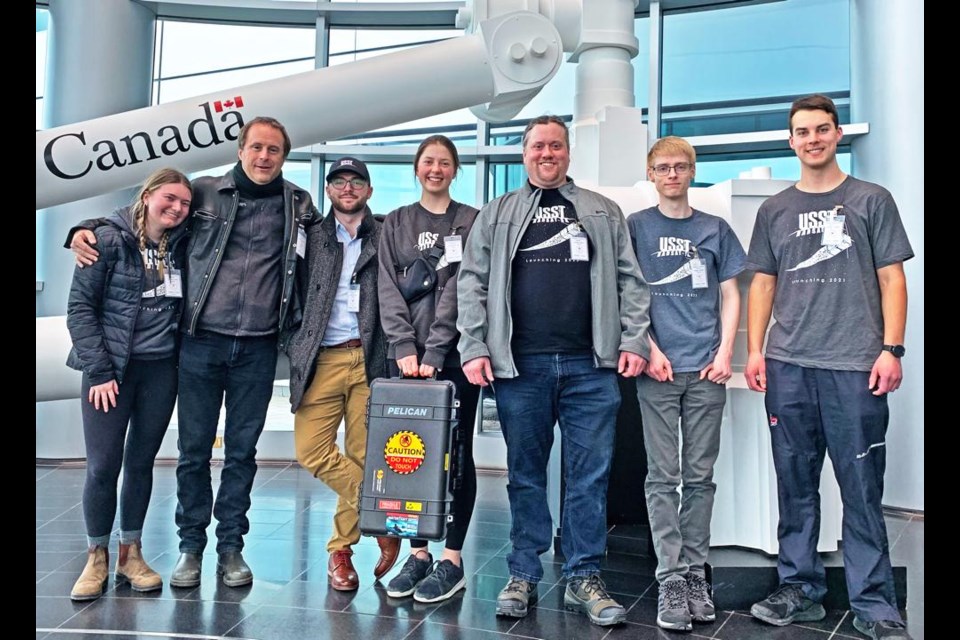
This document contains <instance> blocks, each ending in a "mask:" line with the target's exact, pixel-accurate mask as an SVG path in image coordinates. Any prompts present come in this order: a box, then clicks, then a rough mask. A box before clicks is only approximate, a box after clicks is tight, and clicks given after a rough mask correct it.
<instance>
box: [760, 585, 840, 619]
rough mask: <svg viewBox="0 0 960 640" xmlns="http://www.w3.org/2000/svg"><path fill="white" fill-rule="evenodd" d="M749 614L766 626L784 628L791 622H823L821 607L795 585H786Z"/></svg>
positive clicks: (824, 613)
mask: <svg viewBox="0 0 960 640" xmlns="http://www.w3.org/2000/svg"><path fill="white" fill-rule="evenodd" d="M750 614H751V615H752V616H753V617H754V618H757V619H758V620H763V621H764V622H766V623H767V624H772V625H776V626H778V627H785V626H787V625H788V624H790V623H791V622H809V621H813V620H823V619H824V618H825V617H826V615H827V612H826V610H825V609H824V608H823V605H822V604H820V603H819V602H814V601H813V600H811V599H810V598H808V597H807V596H806V595H805V594H804V593H803V589H801V588H800V586H799V585H796V584H787V585H784V586H782V587H780V588H779V589H777V590H776V591H774V592H773V593H771V594H770V595H769V596H767V598H766V600H761V601H760V602H758V603H756V604H755V605H753V606H752V607H750Z"/></svg>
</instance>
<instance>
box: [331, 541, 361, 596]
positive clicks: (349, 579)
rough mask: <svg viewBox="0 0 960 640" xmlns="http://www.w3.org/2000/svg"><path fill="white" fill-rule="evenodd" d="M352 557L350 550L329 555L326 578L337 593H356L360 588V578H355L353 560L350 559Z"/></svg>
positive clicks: (342, 550)
mask: <svg viewBox="0 0 960 640" xmlns="http://www.w3.org/2000/svg"><path fill="white" fill-rule="evenodd" d="M352 555H353V551H351V550H350V549H340V550H339V551H334V552H333V553H331V554H330V561H329V562H328V563H327V576H328V577H329V579H330V586H331V587H333V588H334V589H336V590H337V591H356V590H357V588H358V587H359V586H360V578H358V577H357V571H356V570H355V569H354V568H353V560H351V559H350V556H352Z"/></svg>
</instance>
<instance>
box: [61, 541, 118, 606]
mask: <svg viewBox="0 0 960 640" xmlns="http://www.w3.org/2000/svg"><path fill="white" fill-rule="evenodd" d="M108 564H109V554H108V552H107V548H106V547H90V548H89V549H87V566H85V567H84V568H83V573H81V574H80V577H79V578H77V581H76V582H75V583H74V585H73V591H71V592H70V599H71V600H96V599H97V598H99V597H100V596H102V595H103V592H104V591H105V590H106V589H107V575H108V574H109V573H110V569H109V568H108V566H107V565H108Z"/></svg>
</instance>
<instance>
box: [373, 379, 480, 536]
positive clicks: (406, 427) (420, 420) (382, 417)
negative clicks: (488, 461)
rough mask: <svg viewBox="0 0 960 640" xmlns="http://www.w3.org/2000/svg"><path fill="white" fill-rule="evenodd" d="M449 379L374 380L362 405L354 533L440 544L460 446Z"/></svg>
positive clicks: (447, 521) (450, 517)
mask: <svg viewBox="0 0 960 640" xmlns="http://www.w3.org/2000/svg"><path fill="white" fill-rule="evenodd" d="M458 406H459V402H458V401H457V400H456V388H455V387H454V385H453V383H452V382H450V381H449V380H423V379H414V378H389V379H388V378H377V379H375V380H374V381H373V382H372V383H371V384H370V400H369V402H368V403H367V450H366V459H365V461H364V471H363V485H362V488H361V493H360V532H361V533H363V534H364V535H371V536H398V537H402V538H421V539H424V540H443V539H444V538H446V536H447V527H448V526H449V524H450V523H451V522H452V521H453V513H452V512H451V504H452V500H453V496H452V494H451V492H452V490H453V488H454V487H455V486H457V485H458V484H459V481H460V470H461V469H462V468H463V467H462V460H460V458H461V457H462V455H463V453H462V451H463V448H462V443H458V442H455V438H456V433H457V432H456V430H455V428H454V427H456V425H457V408H458Z"/></svg>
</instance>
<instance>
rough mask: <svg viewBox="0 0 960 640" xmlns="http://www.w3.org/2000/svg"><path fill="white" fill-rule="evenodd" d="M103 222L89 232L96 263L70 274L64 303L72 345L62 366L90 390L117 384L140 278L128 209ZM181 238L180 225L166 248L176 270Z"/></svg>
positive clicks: (137, 309) (142, 273)
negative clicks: (83, 380)
mask: <svg viewBox="0 0 960 640" xmlns="http://www.w3.org/2000/svg"><path fill="white" fill-rule="evenodd" d="M103 222H104V224H103V226H100V227H97V228H96V229H95V230H94V233H95V234H96V236H97V250H98V251H99V252H100V259H99V260H97V261H96V262H95V263H93V265H92V266H89V267H84V268H83V269H80V268H79V267H77V268H76V269H75V270H74V274H73V284H72V285H71V287H70V297H69V299H68V301H67V329H68V330H69V331H70V338H71V339H72V340H73V349H71V350H70V355H69V356H68V357H67V366H69V367H72V368H73V369H77V370H80V371H83V372H84V373H86V374H87V377H88V378H89V380H90V384H91V385H97V384H103V383H104V382H109V381H110V380H114V379H116V381H117V382H123V374H124V371H125V370H126V368H127V362H128V361H129V360H130V349H131V346H132V345H133V330H134V327H136V324H137V314H138V313H139V312H140V300H141V296H142V295H143V287H144V278H145V271H144V266H143V258H142V256H141V255H140V247H139V243H138V241H137V237H136V235H135V234H134V232H133V225H132V222H131V213H130V209H129V207H127V208H123V209H119V210H118V211H116V212H114V214H113V215H111V216H110V217H108V218H106V219H104V220H103ZM185 236H186V225H180V226H179V227H177V228H176V229H174V231H173V232H172V233H171V234H170V239H169V241H168V245H167V247H168V252H169V254H170V255H171V256H172V258H173V264H174V265H177V266H178V267H179V266H181V265H183V263H184V254H185V249H186V246H187V243H186V242H185V241H184V240H185ZM181 309H182V304H181V305H179V306H178V310H177V313H176V317H175V319H174V321H173V322H171V325H170V331H171V332H173V333H174V334H176V331H177V323H178V321H179V318H180V311H181Z"/></svg>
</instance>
